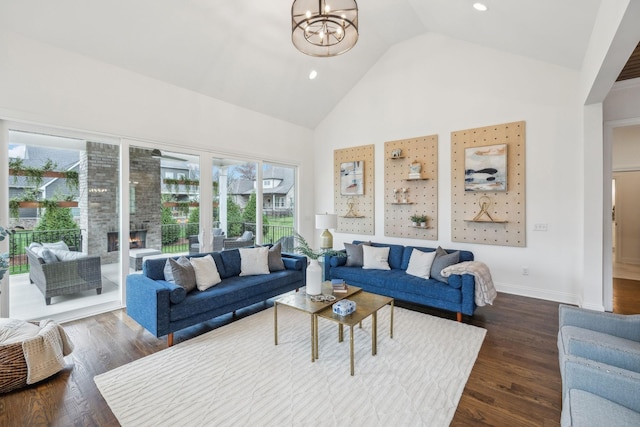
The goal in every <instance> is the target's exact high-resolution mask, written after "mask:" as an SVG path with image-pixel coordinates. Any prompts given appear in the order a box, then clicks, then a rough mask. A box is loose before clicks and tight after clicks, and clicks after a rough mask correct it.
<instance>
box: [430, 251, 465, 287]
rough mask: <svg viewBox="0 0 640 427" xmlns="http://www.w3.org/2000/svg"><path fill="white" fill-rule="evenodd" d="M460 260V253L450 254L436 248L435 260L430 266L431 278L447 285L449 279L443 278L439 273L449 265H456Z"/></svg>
mask: <svg viewBox="0 0 640 427" xmlns="http://www.w3.org/2000/svg"><path fill="white" fill-rule="evenodd" d="M459 260H460V252H459V251H455V252H452V253H450V254H448V253H447V251H445V250H444V249H442V248H441V247H440V246H438V249H436V258H435V259H434V260H433V264H432V265H431V277H432V278H433V279H436V280H438V281H440V282H443V283H449V279H447V278H446V277H444V276H443V275H442V274H440V272H441V271H442V269H444V268H445V267H449V266H450V265H453V264H457V263H458V262H459Z"/></svg>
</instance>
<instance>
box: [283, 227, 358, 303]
mask: <svg viewBox="0 0 640 427" xmlns="http://www.w3.org/2000/svg"><path fill="white" fill-rule="evenodd" d="M294 238H295V240H296V242H297V243H298V245H297V246H296V247H295V248H293V250H294V251H296V252H299V253H301V254H302V255H304V256H306V257H307V258H309V260H310V263H309V266H308V267H307V286H306V292H307V294H308V295H319V294H321V293H322V267H320V264H319V262H318V259H319V258H320V257H322V256H324V255H335V256H347V254H346V253H344V252H341V251H335V250H333V249H320V250H318V251H316V250H313V249H312V248H311V246H310V245H309V242H307V240H306V239H305V238H304V237H302V236H301V235H300V234H298V233H295V232H294Z"/></svg>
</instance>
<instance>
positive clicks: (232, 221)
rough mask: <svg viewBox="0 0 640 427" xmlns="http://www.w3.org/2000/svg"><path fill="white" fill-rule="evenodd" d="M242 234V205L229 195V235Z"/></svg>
mask: <svg viewBox="0 0 640 427" xmlns="http://www.w3.org/2000/svg"><path fill="white" fill-rule="evenodd" d="M241 234H242V212H241V211H240V206H238V204H237V203H236V202H234V201H233V199H232V198H231V196H227V236H239V235H241Z"/></svg>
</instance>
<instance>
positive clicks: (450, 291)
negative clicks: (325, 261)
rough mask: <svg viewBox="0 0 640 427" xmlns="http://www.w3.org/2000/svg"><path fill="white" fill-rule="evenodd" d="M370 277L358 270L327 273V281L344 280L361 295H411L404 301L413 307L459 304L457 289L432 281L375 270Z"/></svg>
mask: <svg viewBox="0 0 640 427" xmlns="http://www.w3.org/2000/svg"><path fill="white" fill-rule="evenodd" d="M371 273H375V274H371ZM371 273H368V272H365V271H363V270H362V269H360V268H353V267H335V268H332V269H331V278H335V279H344V281H345V282H346V283H347V284H349V285H354V286H360V287H362V288H363V289H364V290H365V291H370V292H374V293H376V291H378V292H380V291H379V290H383V289H384V290H385V291H386V292H385V293H384V294H389V293H390V294H404V295H405V296H409V295H413V296H414V297H412V298H411V299H408V298H407V300H408V301H413V302H417V303H424V302H426V301H427V300H429V299H436V300H441V301H447V302H451V303H454V304H459V303H460V301H461V299H462V295H461V293H460V290H459V289H455V288H452V287H451V286H449V285H447V284H445V283H442V282H438V281H437V280H434V279H423V278H420V277H416V276H411V275H409V274H407V273H405V272H404V270H400V269H393V270H377V271H375V272H371ZM375 288H377V289H375Z"/></svg>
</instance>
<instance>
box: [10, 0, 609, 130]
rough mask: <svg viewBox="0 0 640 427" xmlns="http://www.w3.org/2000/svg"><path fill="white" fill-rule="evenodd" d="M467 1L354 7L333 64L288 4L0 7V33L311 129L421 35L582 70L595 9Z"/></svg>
mask: <svg viewBox="0 0 640 427" xmlns="http://www.w3.org/2000/svg"><path fill="white" fill-rule="evenodd" d="M474 1H475V0H360V2H359V4H358V6H359V9H360V16H359V24H360V38H359V41H358V44H357V45H356V46H355V47H354V48H353V49H352V50H351V51H349V52H347V53H345V54H343V55H341V56H338V57H334V58H312V57H308V56H306V55H304V54H302V53H300V52H298V51H297V50H296V49H295V48H294V47H293V45H292V44H291V23H290V11H291V3H292V0H227V1H222V0H55V1H52V0H0V28H3V29H5V30H6V29H8V30H10V31H15V32H17V33H19V34H21V35H23V36H26V37H29V38H33V39H35V40H38V41H41V42H45V43H49V44H51V45H54V46H57V47H60V48H63V49H67V50H69V51H72V52H76V53H79V54H83V55H86V56H88V57H92V58H95V59H98V60H101V61H104V62H107V63H110V64H113V65H116V66H118V67H122V68H125V69H128V70H131V71H134V72H137V73H140V74H143V75H146V76H149V77H153V78H156V79H158V80H162V81H165V82H167V83H171V84H174V85H176V86H180V87H182V88H186V89H189V90H192V91H195V92H199V93H202V94H205V95H208V96H211V97H214V98H217V99H220V100H223V101H227V102H229V103H232V104H236V105H239V106H242V107H245V108H248V109H251V110H254V111H258V112H261V113H264V114H267V115H270V116H273V117H277V118H280V119H283V120H286V121H289V122H292V123H295V124H298V125H301V126H305V127H308V128H314V127H315V126H316V125H317V124H318V123H319V122H320V121H321V120H322V119H323V118H324V117H325V116H326V115H327V114H328V113H329V112H330V111H331V109H333V107H334V106H335V105H336V104H337V103H338V102H339V101H340V99H341V98H342V97H343V96H344V94H345V93H346V92H347V91H349V90H350V89H351V88H352V87H353V86H354V85H355V84H356V83H357V82H358V81H359V80H360V78H361V77H362V76H363V75H364V74H365V73H366V72H367V71H368V70H369V69H370V68H371V66H372V65H373V64H374V63H375V62H376V61H377V60H378V59H379V58H380V57H381V56H382V55H383V54H384V53H385V52H386V50H387V49H388V48H389V47H390V46H392V45H394V44H396V43H399V42H401V41H403V40H406V39H409V38H412V37H415V36H417V35H420V34H423V33H425V32H436V33H441V34H444V35H446V36H449V37H453V38H456V39H461V40H465V41H469V42H473V43H478V44H481V45H484V46H487V47H491V48H495V49H499V50H503V51H506V52H510V53H514V54H518V55H523V56H526V57H530V58H533V59H537V60H541V61H545V62H549V63H552V64H557V65H560V66H563V67H568V68H571V69H576V70H578V69H580V66H581V64H582V59H583V56H584V53H585V50H586V48H587V44H588V42H589V37H590V35H591V29H592V27H593V24H594V21H595V17H596V14H597V11H598V8H599V6H600V2H601V0H535V1H534V0H530V1H524V0H485V4H487V5H488V6H489V11H487V12H484V13H481V12H477V11H475V10H474V9H473V8H472V7H471V6H472V4H473V2H474ZM423 54H425V55H428V52H424V53H423ZM311 69H316V70H318V73H319V75H318V78H317V79H316V80H313V81H310V80H309V79H308V75H309V72H310V70H311Z"/></svg>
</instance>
